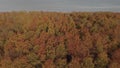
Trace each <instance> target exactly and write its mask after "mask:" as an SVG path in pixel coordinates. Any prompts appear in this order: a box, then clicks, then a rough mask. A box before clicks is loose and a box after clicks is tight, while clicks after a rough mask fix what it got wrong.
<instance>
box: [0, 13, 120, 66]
mask: <svg viewBox="0 0 120 68" xmlns="http://www.w3.org/2000/svg"><path fill="white" fill-rule="evenodd" d="M0 68H120V13H112V12H72V13H60V12H1V13H0Z"/></svg>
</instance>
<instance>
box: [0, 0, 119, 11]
mask: <svg viewBox="0 0 120 68" xmlns="http://www.w3.org/2000/svg"><path fill="white" fill-rule="evenodd" d="M0 11H60V12H61V11H63V12H71V11H113V12H120V0H0Z"/></svg>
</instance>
